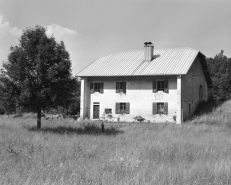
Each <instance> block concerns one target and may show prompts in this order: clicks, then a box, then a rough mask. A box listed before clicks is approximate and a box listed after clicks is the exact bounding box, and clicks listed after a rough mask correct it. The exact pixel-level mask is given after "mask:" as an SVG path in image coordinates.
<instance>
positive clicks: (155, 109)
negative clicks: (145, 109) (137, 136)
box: [152, 102, 157, 114]
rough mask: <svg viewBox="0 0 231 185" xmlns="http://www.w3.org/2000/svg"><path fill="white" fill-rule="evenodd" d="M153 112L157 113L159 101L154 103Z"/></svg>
mask: <svg viewBox="0 0 231 185" xmlns="http://www.w3.org/2000/svg"><path fill="white" fill-rule="evenodd" d="M152 114H157V103H156V102H154V103H152Z"/></svg>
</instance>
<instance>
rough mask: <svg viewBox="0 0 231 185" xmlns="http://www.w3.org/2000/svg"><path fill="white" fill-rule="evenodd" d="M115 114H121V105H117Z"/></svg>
mask: <svg viewBox="0 0 231 185" xmlns="http://www.w3.org/2000/svg"><path fill="white" fill-rule="evenodd" d="M115 111H116V112H115V113H116V114H119V113H120V103H116V108H115Z"/></svg>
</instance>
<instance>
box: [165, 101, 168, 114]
mask: <svg viewBox="0 0 231 185" xmlns="http://www.w3.org/2000/svg"><path fill="white" fill-rule="evenodd" d="M164 114H166V115H168V102H164Z"/></svg>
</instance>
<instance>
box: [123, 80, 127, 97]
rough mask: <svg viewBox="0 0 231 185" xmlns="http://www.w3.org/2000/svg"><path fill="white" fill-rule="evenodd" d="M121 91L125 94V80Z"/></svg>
mask: <svg viewBox="0 0 231 185" xmlns="http://www.w3.org/2000/svg"><path fill="white" fill-rule="evenodd" d="M123 93H124V94H126V82H123Z"/></svg>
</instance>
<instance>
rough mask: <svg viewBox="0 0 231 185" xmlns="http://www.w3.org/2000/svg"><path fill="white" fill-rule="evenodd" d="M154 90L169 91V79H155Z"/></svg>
mask: <svg viewBox="0 0 231 185" xmlns="http://www.w3.org/2000/svg"><path fill="white" fill-rule="evenodd" d="M152 90H153V92H154V93H156V92H158V91H163V92H165V93H168V80H161V81H153V87H152Z"/></svg>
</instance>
